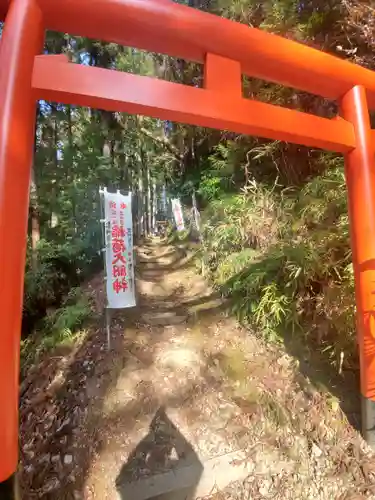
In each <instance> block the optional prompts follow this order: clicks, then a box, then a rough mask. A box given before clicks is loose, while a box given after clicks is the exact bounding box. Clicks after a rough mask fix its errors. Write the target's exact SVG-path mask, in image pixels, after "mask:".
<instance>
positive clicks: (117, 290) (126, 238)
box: [103, 190, 135, 309]
mask: <svg viewBox="0 0 375 500" xmlns="http://www.w3.org/2000/svg"><path fill="white" fill-rule="evenodd" d="M103 196H104V213H105V224H106V231H105V234H106V259H105V263H106V270H107V299H108V307H109V308H111V309H122V308H125V307H134V306H135V290H134V262H133V223H132V208H131V194H129V195H127V196H124V195H122V194H121V193H120V192H117V193H109V192H108V191H107V190H104V193H103Z"/></svg>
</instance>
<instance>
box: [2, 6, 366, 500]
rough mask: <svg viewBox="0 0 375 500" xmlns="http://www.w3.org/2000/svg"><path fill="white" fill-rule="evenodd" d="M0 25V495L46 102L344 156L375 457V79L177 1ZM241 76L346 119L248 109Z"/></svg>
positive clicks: (10, 10) (13, 458)
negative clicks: (73, 54)
mask: <svg viewBox="0 0 375 500" xmlns="http://www.w3.org/2000/svg"><path fill="white" fill-rule="evenodd" d="M0 17H2V18H5V27H4V31H3V35H2V39H1V43H0V68H1V75H0V242H1V244H0V305H1V311H2V314H1V320H0V399H1V402H2V406H1V408H0V496H1V493H2V491H1V487H2V483H1V482H3V484H8V481H9V478H11V477H12V475H13V474H14V472H15V470H16V468H17V460H18V410H17V408H18V371H19V341H20V326H21V312H22V292H23V285H22V284H23V278H24V265H25V252H26V233H27V213H28V192H29V179H30V168H31V164H32V152H33V141H34V131H35V128H34V127H35V106H36V101H37V100H38V99H50V100H55V101H62V102H64V103H67V104H75V105H84V106H92V107H99V108H102V109H108V110H113V111H124V112H129V113H141V114H147V115H150V116H155V117H159V118H162V119H168V120H177V121H183V122H187V123H190V124H194V125H201V126H207V127H214V128H223V129H228V130H233V131H235V132H240V133H244V134H255V135H260V136H263V137H268V138H271V139H280V140H288V141H291V142H296V143H300V144H304V145H307V146H312V147H320V148H326V149H329V150H332V151H336V152H340V153H343V154H344V155H345V165H346V180H347V188H348V201H349V217H350V223H351V243H352V250H353V266H354V273H355V281H356V306H357V325H358V344H359V351H360V363H361V393H362V397H363V402H364V405H363V408H364V412H363V431H364V435H365V438H366V439H367V440H368V442H369V443H370V444H372V445H374V446H375V321H374V317H375V301H374V296H375V295H374V288H375V285H374V283H375V147H374V142H375V141H374V138H373V132H372V130H371V126H370V120H369V108H370V109H375V73H374V72H372V71H370V70H368V69H365V68H362V67H360V66H356V65H354V64H352V63H350V62H348V61H344V60H340V59H338V58H336V57H334V56H331V55H328V54H325V53H323V52H320V51H318V50H315V49H313V48H310V47H307V46H304V45H301V44H298V43H296V42H293V41H291V40H286V39H283V38H281V37H278V36H275V35H272V34H269V33H265V32H263V31H260V30H258V29H254V28H249V27H247V26H244V25H241V24H238V23H235V22H232V21H229V20H226V19H222V18H219V17H217V16H213V15H211V14H207V13H203V12H201V11H198V10H194V9H192V8H189V7H185V6H182V5H179V4H175V3H173V2H171V1H170V0H0ZM46 29H52V30H57V31H62V32H68V33H70V34H72V35H80V36H86V37H89V38H95V39H102V40H104V41H108V42H116V43H118V44H122V45H127V46H131V47H136V48H139V49H145V50H148V51H152V52H160V53H165V54H169V55H171V56H175V57H180V58H183V59H186V60H190V61H196V62H199V63H202V64H204V87H203V88H194V87H188V86H185V85H180V84H176V83H171V82H166V81H163V80H157V79H153V78H148V77H142V76H138V75H133V74H127V73H120V72H117V71H114V70H108V69H101V68H93V67H88V66H83V65H80V64H72V63H69V62H68V60H67V59H66V58H65V56H62V55H56V56H54V55H51V56H50V55H40V54H41V53H42V48H43V39H44V32H45V30H46ZM243 73H245V74H247V75H249V76H253V77H258V78H262V79H264V80H269V81H273V82H277V83H279V84H282V85H286V86H290V87H293V88H297V89H300V90H304V91H307V92H310V93H313V94H317V95H320V96H324V97H327V98H330V99H334V100H336V101H337V102H338V104H339V108H340V116H338V117H336V118H335V119H326V118H321V117H318V116H314V115H310V114H307V113H301V112H298V111H295V110H290V109H286V108H283V107H280V106H273V105H271V104H265V103H261V102H257V101H254V100H250V99H244V98H243V95H242V86H241V74H243ZM2 498H4V499H5V498H6V497H4V496H3V497H2ZM9 498H11V497H9ZM12 498H13V497H12Z"/></svg>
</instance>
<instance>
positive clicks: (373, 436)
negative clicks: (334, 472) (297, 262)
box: [341, 85, 375, 448]
mask: <svg viewBox="0 0 375 500" xmlns="http://www.w3.org/2000/svg"><path fill="white" fill-rule="evenodd" d="M341 111H342V116H343V117H344V118H345V119H346V120H347V121H349V122H351V123H352V124H353V127H354V132H355V136H356V148H355V149H354V150H352V151H351V152H350V153H348V154H347V155H346V158H345V173H346V182H347V189H348V204H349V218H350V226H351V244H352V251H353V267H354V277H355V282H356V283H355V286H356V304H357V331H358V346H359V356H360V369H361V396H362V432H363V437H364V439H365V440H366V441H367V443H368V444H369V445H370V446H371V447H372V448H375V144H374V141H373V140H372V137H371V126H370V117H369V111H368V106H367V99H366V90H365V89H364V88H363V87H362V86H360V85H357V86H355V87H353V88H352V89H351V90H349V91H348V92H347V93H346V95H345V96H344V97H343V98H342V101H341Z"/></svg>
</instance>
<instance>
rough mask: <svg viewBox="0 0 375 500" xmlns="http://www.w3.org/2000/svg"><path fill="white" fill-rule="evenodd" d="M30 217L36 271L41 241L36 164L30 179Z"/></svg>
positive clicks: (33, 261)
mask: <svg viewBox="0 0 375 500" xmlns="http://www.w3.org/2000/svg"><path fill="white" fill-rule="evenodd" d="M30 217H31V250H32V254H31V265H32V267H33V269H34V271H35V270H36V269H37V267H38V243H39V241H40V221H39V203H38V193H37V187H36V182H35V172H34V166H33V168H32V169H31V179H30Z"/></svg>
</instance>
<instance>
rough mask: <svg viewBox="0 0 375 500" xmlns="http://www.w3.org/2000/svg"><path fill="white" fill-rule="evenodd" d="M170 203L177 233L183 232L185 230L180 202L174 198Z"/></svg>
mask: <svg viewBox="0 0 375 500" xmlns="http://www.w3.org/2000/svg"><path fill="white" fill-rule="evenodd" d="M171 202H172V212H173V215H174V220H175V222H176V227H177V231H183V230H184V229H185V224H184V216H183V213H182V208H181V203H180V200H179V199H177V198H174V199H173V200H171Z"/></svg>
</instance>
